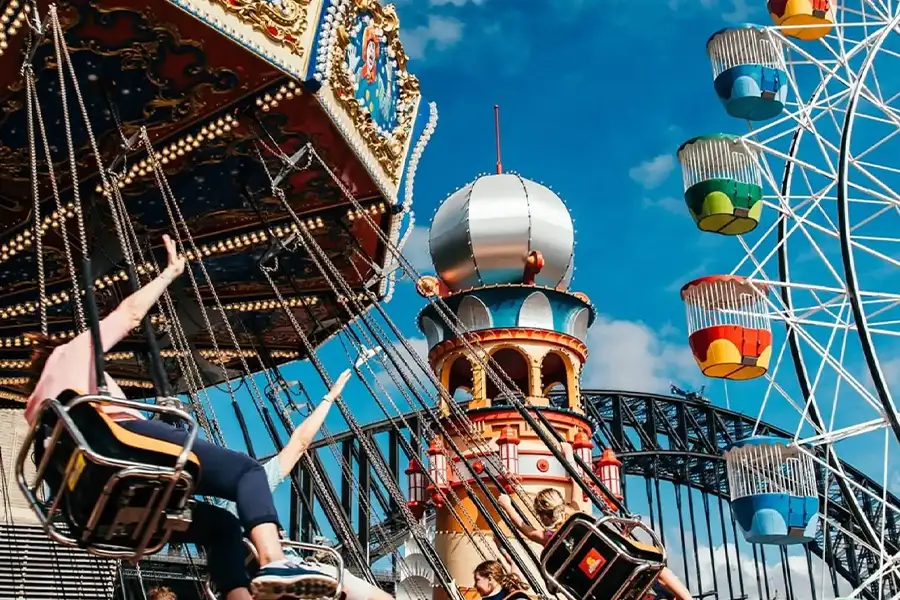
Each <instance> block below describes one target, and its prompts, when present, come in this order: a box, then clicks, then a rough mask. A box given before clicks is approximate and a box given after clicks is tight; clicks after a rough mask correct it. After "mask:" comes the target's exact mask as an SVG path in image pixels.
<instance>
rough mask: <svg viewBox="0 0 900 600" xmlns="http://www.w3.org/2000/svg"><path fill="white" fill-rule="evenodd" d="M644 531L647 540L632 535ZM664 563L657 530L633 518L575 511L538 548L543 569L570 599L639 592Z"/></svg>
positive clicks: (618, 597)
mask: <svg viewBox="0 0 900 600" xmlns="http://www.w3.org/2000/svg"><path fill="white" fill-rule="evenodd" d="M635 530H642V531H644V532H645V533H646V534H647V535H648V536H649V538H650V540H651V543H649V544H648V543H643V542H640V541H638V540H636V539H634V537H633V536H632V533H633V532H634V531H635ZM665 566H666V552H665V550H664V549H663V547H662V544H661V543H660V542H659V538H658V537H657V536H656V534H655V533H654V532H653V531H652V530H650V529H649V528H648V527H647V526H646V525H644V524H643V523H641V522H640V520H637V519H625V518H621V517H614V516H607V515H603V516H593V515H589V514H586V513H575V514H574V515H572V516H571V517H569V519H568V520H567V521H566V522H565V523H564V524H563V525H562V527H560V529H559V531H558V532H557V533H556V535H554V536H553V537H552V538H551V539H550V541H549V542H548V543H547V545H546V546H545V547H544V551H543V552H542V553H541V571H542V572H543V575H544V578H545V579H546V581H547V583H548V584H549V585H551V586H552V588H555V589H557V590H558V591H559V592H561V593H562V594H563V595H564V596H565V597H566V598H567V599H568V600H637V599H639V598H643V597H644V595H645V594H646V593H647V590H649V589H650V587H651V586H652V585H653V583H654V582H655V581H656V579H657V577H658V576H659V573H660V571H662V570H663V569H664V568H665Z"/></svg>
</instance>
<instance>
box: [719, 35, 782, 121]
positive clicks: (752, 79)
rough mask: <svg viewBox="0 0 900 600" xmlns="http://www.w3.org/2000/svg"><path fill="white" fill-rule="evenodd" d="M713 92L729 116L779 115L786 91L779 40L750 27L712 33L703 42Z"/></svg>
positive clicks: (755, 118) (754, 118)
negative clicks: (708, 60)
mask: <svg viewBox="0 0 900 600" xmlns="http://www.w3.org/2000/svg"><path fill="white" fill-rule="evenodd" d="M706 51H707V54H708V55H709V58H710V61H711V62H712V67H713V75H714V76H715V83H714V87H715V90H716V94H717V95H718V96H719V99H720V100H721V101H722V104H723V105H724V106H725V111H726V112H727V113H728V114H729V115H731V116H732V117H735V118H738V119H746V120H748V121H765V120H768V119H772V118H774V117H777V116H778V115H779V114H781V111H782V110H784V104H785V100H786V99H787V92H788V75H787V73H786V72H785V71H784V68H783V64H784V63H783V58H782V57H783V51H782V47H781V42H780V41H779V40H778V39H777V38H775V37H773V36H770V35H769V34H768V33H766V32H765V31H764V30H762V29H760V28H758V27H756V26H754V25H745V26H743V27H732V28H728V29H722V30H720V31H717V32H716V33H714V34H713V35H712V36H711V37H710V38H709V41H708V42H707V43H706Z"/></svg>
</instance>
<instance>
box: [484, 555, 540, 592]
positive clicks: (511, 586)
mask: <svg viewBox="0 0 900 600" xmlns="http://www.w3.org/2000/svg"><path fill="white" fill-rule="evenodd" d="M474 573H475V575H481V576H482V577H487V578H488V579H492V580H493V581H496V582H497V584H498V585H499V586H500V587H501V588H503V589H504V590H506V591H507V592H516V591H519V590H527V589H528V584H527V583H525V582H524V581H522V578H521V577H519V576H518V575H516V574H515V573H511V572H509V571H507V570H506V569H505V568H504V567H503V565H502V564H501V563H500V561H498V560H486V561H484V562H483V563H481V564H479V565H478V566H477V567H475V571H474Z"/></svg>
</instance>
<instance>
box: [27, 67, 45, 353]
mask: <svg viewBox="0 0 900 600" xmlns="http://www.w3.org/2000/svg"><path fill="white" fill-rule="evenodd" d="M23 69H24V70H25V102H26V107H25V112H26V118H27V119H28V154H29V156H30V158H31V193H32V195H33V197H34V228H33V234H32V235H33V236H34V255H35V258H34V260H35V263H37V272H38V294H39V300H38V310H39V311H40V312H39V315H40V321H41V335H43V336H46V335H47V333H48V326H47V286H46V275H45V273H44V232H43V229H42V227H41V225H42V223H41V193H40V184H39V181H38V164H37V141H36V139H35V133H34V102H35V100H34V97H35V96H36V94H35V92H34V88H35V85H34V70H33V69H32V67H31V63H26V64H25V65H23Z"/></svg>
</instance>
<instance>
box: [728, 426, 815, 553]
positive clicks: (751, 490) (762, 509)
mask: <svg viewBox="0 0 900 600" xmlns="http://www.w3.org/2000/svg"><path fill="white" fill-rule="evenodd" d="M787 442H788V440H785V439H782V438H775V437H769V436H756V437H751V438H747V439H745V440H741V441H739V442H737V443H735V444H734V445H732V446H731V447H730V448H729V449H728V450H726V452H725V465H726V470H727V472H728V485H729V489H730V492H731V512H732V514H733V515H734V518H735V520H736V521H737V523H738V525H739V526H740V528H741V531H742V532H743V534H744V539H746V540H747V541H748V542H750V543H754V544H777V545H782V546H785V545H789V544H805V543H807V542H811V541H813V540H814V539H815V534H816V526H817V516H818V513H819V496H818V492H817V490H816V480H815V469H814V466H813V461H812V458H811V457H810V456H809V455H808V454H806V453H804V452H803V451H801V449H800V448H798V447H797V446H795V445H788V443H787Z"/></svg>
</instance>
